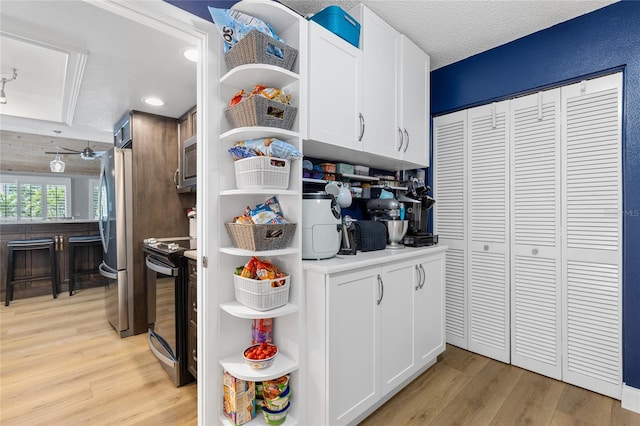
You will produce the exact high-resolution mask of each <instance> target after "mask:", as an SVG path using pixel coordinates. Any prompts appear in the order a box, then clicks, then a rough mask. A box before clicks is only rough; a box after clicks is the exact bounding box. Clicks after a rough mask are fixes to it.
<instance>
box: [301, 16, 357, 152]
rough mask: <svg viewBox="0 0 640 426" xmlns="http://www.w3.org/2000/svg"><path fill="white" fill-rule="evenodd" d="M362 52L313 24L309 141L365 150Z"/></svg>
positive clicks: (311, 30) (310, 65) (310, 37)
mask: <svg viewBox="0 0 640 426" xmlns="http://www.w3.org/2000/svg"><path fill="white" fill-rule="evenodd" d="M361 58H362V52H361V51H360V49H358V48H357V47H355V46H353V45H351V44H349V43H347V42H346V41H344V40H342V39H341V38H340V37H338V36H337V35H335V34H333V33H332V32H330V31H328V30H326V29H325V28H323V27H321V26H320V25H318V24H317V23H315V22H313V21H310V22H309V79H308V82H309V87H308V90H309V97H308V98H309V109H308V111H309V115H308V123H309V128H308V134H307V139H312V140H317V141H323V142H324V143H327V144H331V145H337V146H342V147H345V148H348V149H351V150H356V151H361V150H362V133H363V131H364V129H363V126H364V123H363V118H362V113H361V111H362V106H361V104H362V98H361V90H360V77H359V72H360V62H361Z"/></svg>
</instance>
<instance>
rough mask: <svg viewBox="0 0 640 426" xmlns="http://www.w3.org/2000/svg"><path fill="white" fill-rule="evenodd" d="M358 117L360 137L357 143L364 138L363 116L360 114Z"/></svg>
mask: <svg viewBox="0 0 640 426" xmlns="http://www.w3.org/2000/svg"><path fill="white" fill-rule="evenodd" d="M358 116H359V117H360V137H359V138H358V142H360V141H362V138H363V136H364V116H363V115H362V113H361V112H360V113H358Z"/></svg>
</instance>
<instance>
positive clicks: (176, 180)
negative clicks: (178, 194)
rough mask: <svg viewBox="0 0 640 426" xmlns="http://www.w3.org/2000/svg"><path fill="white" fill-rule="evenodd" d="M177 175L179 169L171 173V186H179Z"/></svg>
mask: <svg viewBox="0 0 640 426" xmlns="http://www.w3.org/2000/svg"><path fill="white" fill-rule="evenodd" d="M179 174H180V169H176V171H175V172H174V173H173V184H174V185H175V186H178V185H179V184H180V182H178V176H179Z"/></svg>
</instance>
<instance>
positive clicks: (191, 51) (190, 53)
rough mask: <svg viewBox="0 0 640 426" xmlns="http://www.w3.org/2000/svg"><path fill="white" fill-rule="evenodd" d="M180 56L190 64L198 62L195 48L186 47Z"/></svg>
mask: <svg viewBox="0 0 640 426" xmlns="http://www.w3.org/2000/svg"><path fill="white" fill-rule="evenodd" d="M182 54H183V55H184V57H185V58H187V59H188V60H190V61H191V62H198V50H197V49H196V48H195V47H188V48H185V49H183V50H182Z"/></svg>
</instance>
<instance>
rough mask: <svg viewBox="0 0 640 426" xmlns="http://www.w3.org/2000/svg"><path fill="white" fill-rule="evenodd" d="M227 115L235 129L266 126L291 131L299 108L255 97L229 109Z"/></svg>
mask: <svg viewBox="0 0 640 426" xmlns="http://www.w3.org/2000/svg"><path fill="white" fill-rule="evenodd" d="M225 114H226V116H227V119H228V120H229V123H231V125H232V126H233V127H234V128H235V127H251V126H265V127H276V128H279V129H286V130H291V128H292V127H293V120H295V118H296V115H297V114H298V108H296V107H293V106H291V105H287V104H283V103H282V102H276V101H272V100H270V99H267V98H265V97H263V96H258V95H255V96H251V97H250V98H248V99H245V100H244V101H242V102H240V103H239V104H236V105H234V106H232V107H229V108H227V109H226V110H225Z"/></svg>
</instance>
